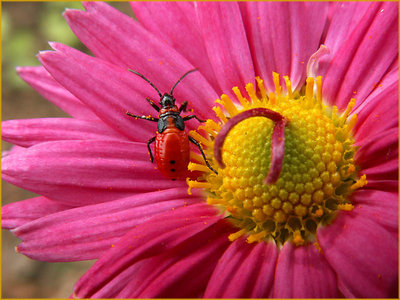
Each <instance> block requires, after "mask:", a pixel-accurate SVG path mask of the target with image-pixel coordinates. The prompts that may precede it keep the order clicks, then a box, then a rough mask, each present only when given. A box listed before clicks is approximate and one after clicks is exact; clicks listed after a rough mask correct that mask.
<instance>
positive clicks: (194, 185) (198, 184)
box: [186, 178, 212, 195]
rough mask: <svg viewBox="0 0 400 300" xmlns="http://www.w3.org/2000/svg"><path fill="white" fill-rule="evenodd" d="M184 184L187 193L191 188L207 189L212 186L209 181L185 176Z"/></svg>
mask: <svg viewBox="0 0 400 300" xmlns="http://www.w3.org/2000/svg"><path fill="white" fill-rule="evenodd" d="M186 184H187V185H188V194H189V195H191V194H192V191H191V189H209V188H211V187H212V184H211V183H210V182H200V181H196V180H190V179H189V178H186Z"/></svg>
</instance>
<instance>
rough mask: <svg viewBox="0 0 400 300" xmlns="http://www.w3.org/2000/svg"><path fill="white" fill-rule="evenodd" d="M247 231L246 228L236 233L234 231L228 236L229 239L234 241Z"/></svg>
mask: <svg viewBox="0 0 400 300" xmlns="http://www.w3.org/2000/svg"><path fill="white" fill-rule="evenodd" d="M246 232H247V229H246V228H243V229H241V230H239V231H237V232H235V233H232V234H230V235H229V236H228V239H229V240H230V241H231V242H233V241H234V240H236V239H238V238H240V237H241V236H242V235H244V234H245V233H246Z"/></svg>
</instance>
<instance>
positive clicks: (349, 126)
mask: <svg viewBox="0 0 400 300" xmlns="http://www.w3.org/2000/svg"><path fill="white" fill-rule="evenodd" d="M357 119H358V117H357V114H353V115H352V116H351V119H350V121H349V123H348V124H347V128H346V131H347V133H350V132H351V130H352V129H353V128H354V125H356V123H357Z"/></svg>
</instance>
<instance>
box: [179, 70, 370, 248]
mask: <svg viewBox="0 0 400 300" xmlns="http://www.w3.org/2000/svg"><path fill="white" fill-rule="evenodd" d="M273 75H274V82H275V88H276V90H275V92H271V93H269V94H267V92H266V90H265V88H264V85H263V82H262V80H261V79H260V78H256V79H257V83H258V84H257V86H258V90H257V91H256V90H255V89H254V86H253V85H252V84H247V86H246V90H247V93H248V96H249V97H248V98H245V97H243V96H242V95H241V93H240V91H239V89H238V88H236V87H235V88H233V91H234V93H235V95H236V96H237V99H238V101H239V102H240V104H241V105H235V104H234V103H233V102H232V101H231V99H230V98H229V97H228V96H227V95H222V96H221V99H218V100H217V101H216V102H217V103H219V104H220V105H222V107H223V108H224V111H223V110H222V109H221V107H214V111H215V112H216V115H217V116H218V118H219V119H220V122H219V123H216V122H214V121H212V120H207V122H206V123H205V124H204V125H201V126H200V127H199V129H201V130H204V131H205V133H206V138H204V137H203V136H202V135H200V134H199V133H197V132H194V131H192V132H191V133H190V134H191V135H192V136H193V137H194V138H196V139H197V140H200V141H201V142H202V144H203V146H204V147H205V148H206V153H207V156H208V157H209V159H210V161H211V164H212V166H213V167H214V168H216V169H217V171H218V175H216V174H214V173H213V172H211V171H209V170H208V169H207V168H206V167H205V166H204V165H202V161H203V160H202V159H201V158H200V157H198V155H196V154H194V153H193V154H192V158H193V159H194V160H196V161H197V162H198V163H190V164H189V169H190V170H192V171H194V170H198V171H203V172H204V174H203V175H202V176H200V177H199V178H198V179H197V180H194V181H192V180H189V179H188V180H187V183H188V186H189V193H190V189H191V188H203V189H204V190H205V191H206V193H207V203H208V204H210V205H215V206H217V207H219V208H220V209H221V211H222V212H223V213H224V214H225V215H226V217H227V218H228V219H229V220H230V221H231V222H232V224H233V225H234V226H235V227H237V228H238V231H237V232H236V233H234V234H231V235H230V237H229V239H230V240H232V241H233V240H235V239H237V238H238V237H240V236H242V235H246V236H247V241H248V242H256V241H263V240H271V239H272V240H274V241H275V242H276V243H277V244H278V245H282V244H283V243H285V242H286V241H292V242H293V243H294V244H296V245H303V244H304V243H306V242H317V241H316V232H317V230H318V227H319V226H321V225H328V224H330V223H331V222H332V221H333V220H334V219H335V217H336V214H337V211H338V210H351V209H353V205H352V204H351V202H350V200H349V195H350V194H351V193H352V191H353V190H354V189H357V188H359V187H361V186H363V185H365V184H366V183H367V181H366V179H365V175H364V176H362V177H361V179H359V178H358V177H357V167H356V165H355V164H354V154H355V152H356V149H355V147H354V140H353V138H352V135H351V130H352V128H353V126H354V124H355V122H356V121H357V115H356V114H353V116H352V117H351V118H350V120H348V116H349V113H350V111H351V109H352V108H353V106H354V103H355V100H354V99H351V100H350V102H349V105H348V107H347V109H346V111H345V112H343V113H342V114H341V115H339V114H338V109H337V107H335V106H333V107H332V108H330V107H327V106H325V105H324V104H323V102H322V97H321V91H322V79H321V77H318V78H317V79H316V80H315V82H314V79H313V78H307V84H306V86H305V87H304V88H303V90H302V91H300V92H297V91H296V92H292V90H291V84H290V81H289V79H288V78H287V77H284V79H285V82H286V91H285V92H283V91H282V87H281V86H280V83H279V75H278V74H276V73H274V74H273ZM314 89H315V93H314ZM255 108H263V109H268V110H270V111H273V112H276V113H279V114H280V115H281V116H282V117H284V118H285V120H287V121H288V122H287V124H286V126H285V129H284V136H282V137H281V138H283V139H284V156H283V162H281V164H278V165H281V168H280V170H279V171H280V173H278V174H279V177H278V178H277V180H275V181H274V182H273V183H266V181H265V179H266V177H267V176H268V173H269V172H270V167H271V162H272V160H273V159H275V160H276V159H277V158H276V157H275V158H272V157H273V156H271V149H273V147H274V145H272V140H273V137H272V135H273V129H274V125H275V123H274V122H273V121H272V120H270V119H267V118H265V117H258V116H254V117H249V118H245V119H244V120H242V121H240V122H238V123H237V124H236V123H235V125H234V127H232V128H231V129H230V131H229V132H228V133H227V135H226V137H225V136H224V141H223V145H222V148H221V149H220V152H221V153H222V161H223V164H224V165H225V167H224V168H221V167H219V165H218V163H217V161H216V159H215V158H214V156H213V152H212V151H213V147H214V141H215V139H216V137H217V136H218V133H219V131H220V130H221V128H222V127H223V126H224V125H226V126H228V125H227V124H229V122H230V120H232V118H233V117H234V116H237V115H239V114H243V112H245V111H248V110H250V109H252V110H254V109H255ZM230 125H232V124H230ZM271 146H272V148H271Z"/></svg>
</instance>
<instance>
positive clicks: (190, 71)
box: [170, 69, 197, 96]
mask: <svg viewBox="0 0 400 300" xmlns="http://www.w3.org/2000/svg"><path fill="white" fill-rule="evenodd" d="M194 71H197V69H193V70H189V71H187V72H186V73H185V74H183V75H182V77H181V78H179V80H178V81H177V82H176V83H175V84H174V86H173V87H172V89H171V92H170V95H171V96H172V92H173V91H174V88H175V87H176V86H177V84H178V83H179V82H180V81H181V80H182V79H183V78H184V77H185V76H186V75H188V74H189V73H192V72H194Z"/></svg>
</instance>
